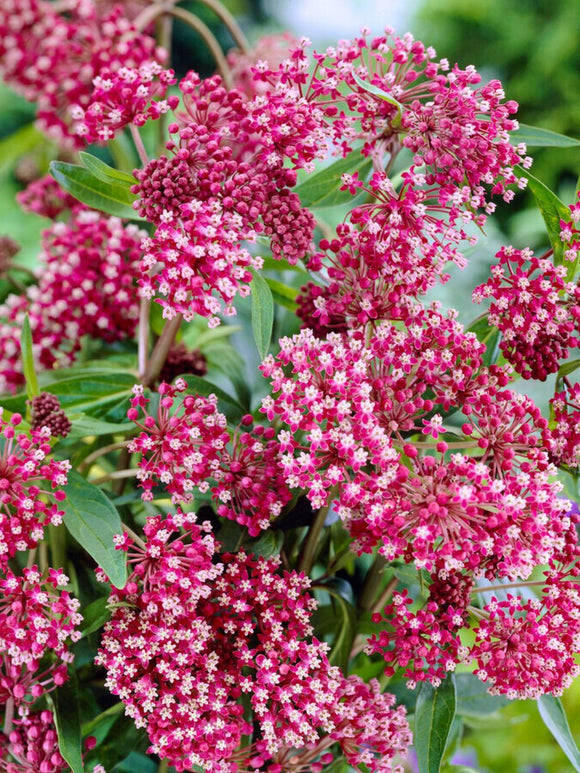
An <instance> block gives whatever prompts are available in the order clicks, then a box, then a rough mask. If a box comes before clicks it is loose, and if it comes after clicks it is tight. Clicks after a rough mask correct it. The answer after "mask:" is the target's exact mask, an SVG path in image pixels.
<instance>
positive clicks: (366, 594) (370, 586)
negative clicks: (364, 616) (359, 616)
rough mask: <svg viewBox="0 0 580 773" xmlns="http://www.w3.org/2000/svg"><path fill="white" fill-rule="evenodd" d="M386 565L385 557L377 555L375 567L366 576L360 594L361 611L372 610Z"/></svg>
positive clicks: (359, 605) (359, 604)
mask: <svg viewBox="0 0 580 773" xmlns="http://www.w3.org/2000/svg"><path fill="white" fill-rule="evenodd" d="M386 563H387V562H386V561H385V559H384V557H383V556H381V555H380V554H378V553H377V555H376V556H375V560H374V562H373V565H372V566H371V568H370V569H369V572H368V574H367V576H366V579H365V582H364V585H363V588H362V591H361V594H360V598H359V602H358V607H359V609H366V610H368V609H372V607H373V605H374V601H375V598H376V596H377V592H378V590H379V588H380V585H381V579H382V575H383V572H384V570H385V566H386Z"/></svg>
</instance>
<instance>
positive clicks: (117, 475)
mask: <svg viewBox="0 0 580 773" xmlns="http://www.w3.org/2000/svg"><path fill="white" fill-rule="evenodd" d="M138 472H139V468H138V467H132V468H130V469H129V470H115V471H114V472H109V473H108V474H107V475H101V477H100V478H95V479H94V480H92V481H91V483H92V484H93V486H98V485H100V484H101V483H108V482H109V481H111V480H122V479H123V478H136V477H137V473H138Z"/></svg>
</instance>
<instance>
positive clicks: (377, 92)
mask: <svg viewBox="0 0 580 773" xmlns="http://www.w3.org/2000/svg"><path fill="white" fill-rule="evenodd" d="M352 76H353V78H354V79H355V81H356V82H357V83H358V85H359V86H360V87H361V89H364V90H365V91H368V93H369V94H373V96H375V97H378V98H379V99H382V100H383V102H388V103H389V105H393V107H396V108H397V115H396V117H395V118H393V120H392V121H391V126H393V127H394V128H398V127H399V126H400V125H401V118H402V117H403V105H402V104H401V103H400V102H399V100H398V99H395V97H394V96H393V95H392V94H389V92H388V91H385V90H384V89H381V88H380V87H379V86H375V85H374V83H367V81H363V79H362V78H359V76H358V75H357V74H356V73H355V72H353V74H352Z"/></svg>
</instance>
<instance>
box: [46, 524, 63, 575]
mask: <svg viewBox="0 0 580 773" xmlns="http://www.w3.org/2000/svg"><path fill="white" fill-rule="evenodd" d="M47 539H48V543H49V545H50V557H51V559H52V564H51V566H54V567H55V568H57V567H59V568H64V563H65V560H66V529H65V528H64V526H52V525H49V526H48V528H47Z"/></svg>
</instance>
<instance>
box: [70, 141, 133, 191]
mask: <svg viewBox="0 0 580 773" xmlns="http://www.w3.org/2000/svg"><path fill="white" fill-rule="evenodd" d="M79 157H80V159H81V161H82V162H83V164H84V166H86V168H87V169H88V170H89V172H92V173H93V175H94V176H95V177H97V178H98V179H99V180H102V181H103V182H104V183H113V184H114V185H120V186H121V187H122V188H126V189H127V191H128V192H129V193H131V191H130V190H129V189H130V187H131V186H132V185H136V184H137V180H136V179H135V178H134V177H133V175H132V174H129V173H128V172H122V171H121V170H120V169H115V168H114V167H112V166H109V165H108V164H105V162H104V161H101V159H100V158H97V157H96V156H93V155H92V154H91V153H85V152H84V151H83V150H81V151H80V153H79Z"/></svg>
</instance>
